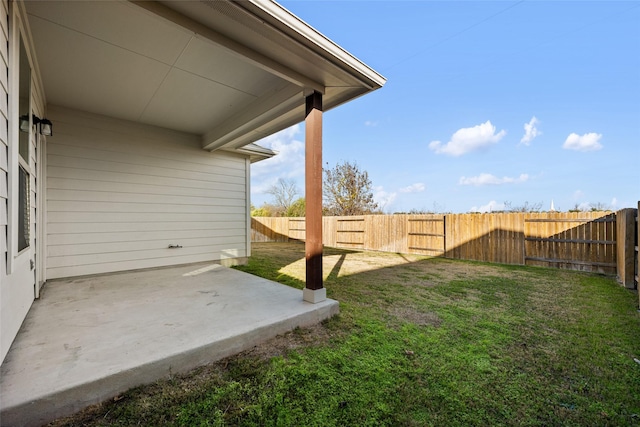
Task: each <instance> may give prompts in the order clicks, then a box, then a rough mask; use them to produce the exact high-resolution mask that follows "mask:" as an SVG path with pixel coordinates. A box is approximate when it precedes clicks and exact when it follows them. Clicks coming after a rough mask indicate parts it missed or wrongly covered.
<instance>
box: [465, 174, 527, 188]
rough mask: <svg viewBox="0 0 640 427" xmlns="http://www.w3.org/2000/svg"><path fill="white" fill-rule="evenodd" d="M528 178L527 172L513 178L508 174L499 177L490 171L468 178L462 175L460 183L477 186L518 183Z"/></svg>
mask: <svg viewBox="0 0 640 427" xmlns="http://www.w3.org/2000/svg"><path fill="white" fill-rule="evenodd" d="M528 179H529V175H527V174H526V173H523V174H520V176H519V177H517V178H511V177H508V176H503V177H502V178H498V177H497V176H495V175H491V174H490V173H481V174H480V175H478V176H470V177H468V178H467V177H465V176H462V177H460V180H459V181H458V184H459V185H475V186H481V185H500V184H517V183H520V182H525V181H527V180H528Z"/></svg>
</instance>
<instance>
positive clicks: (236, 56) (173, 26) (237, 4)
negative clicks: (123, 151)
mask: <svg viewBox="0 0 640 427" xmlns="http://www.w3.org/2000/svg"><path fill="white" fill-rule="evenodd" d="M25 5H26V13H27V17H28V24H29V27H30V31H31V33H32V35H33V44H34V46H35V50H36V58H35V59H36V61H37V63H38V68H39V71H40V73H41V79H42V82H43V87H44V96H45V97H46V102H47V103H49V104H54V105H61V106H63V107H68V108H73V109H78V110H84V111H89V112H92V113H97V114H103V115H107V116H110V117H115V118H120V119H125V120H130V121H134V122H140V123H145V124H150V125H154V126H160V127H165V128H169V129H173V130H178V131H182V132H188V133H192V134H196V135H199V136H200V137H201V139H202V147H203V148H204V149H207V150H217V149H225V150H236V149H239V148H241V147H244V146H246V145H247V144H249V143H252V142H255V141H257V140H259V139H261V138H264V137H266V136H268V135H270V134H273V133H275V132H277V131H280V130H282V129H285V128H287V127H289V126H291V125H293V124H296V123H299V122H301V121H302V120H304V105H305V96H307V95H309V94H310V93H312V92H313V91H318V92H321V93H323V105H324V109H325V110H329V109H331V108H334V107H336V106H338V105H341V104H343V103H345V102H348V101H350V100H352V99H354V98H356V97H358V96H361V95H363V94H365V93H368V92H371V91H373V90H375V89H378V88H380V87H381V86H382V85H383V84H384V83H385V79H384V78H383V77H382V76H380V75H379V74H378V73H376V72H375V71H374V70H372V69H371V68H369V67H368V66H366V65H365V64H364V63H362V62H361V61H359V60H358V59H357V58H355V57H354V56H352V55H351V54H349V53H348V52H347V51H345V50H344V49H342V48H341V47H340V46H338V45H337V44H335V43H333V42H332V41H331V40H329V39H327V38H326V37H324V36H323V35H322V34H320V33H319V32H318V31H316V30H315V29H313V28H311V27H310V26H309V25H307V24H306V23H304V22H303V21H302V20H300V19H299V18H297V17H296V16H295V15H293V14H291V13H290V12H289V11H287V10H286V9H284V8H283V7H282V6H280V5H279V4H277V3H275V2H273V1H264V0H260V1H258V0H249V1H219V0H201V1H183V0H178V1H135V2H129V1H104V2H73V1H57V0H51V1H29V2H26V3H25ZM245 151H246V150H245ZM249 151H253V152H254V154H255V151H256V150H255V149H254V148H251V149H249ZM262 154H263V155H264V154H265V153H262ZM256 155H257V154H256ZM256 158H257V157H256Z"/></svg>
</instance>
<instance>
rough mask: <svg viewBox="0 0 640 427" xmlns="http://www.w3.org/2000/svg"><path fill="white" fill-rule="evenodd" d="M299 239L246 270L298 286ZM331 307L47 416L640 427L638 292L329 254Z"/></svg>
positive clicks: (425, 261)
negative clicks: (93, 402) (275, 334)
mask: <svg viewBox="0 0 640 427" xmlns="http://www.w3.org/2000/svg"><path fill="white" fill-rule="evenodd" d="M303 258H304V246H302V245H300V244H275V243H267V244H256V245H254V247H253V256H252V258H251V260H250V262H249V264H248V265H247V266H244V267H241V268H240V269H241V270H243V271H247V272H250V273H254V274H257V275H260V276H263V277H266V278H268V279H272V280H276V281H279V282H282V283H285V284H287V285H290V286H294V287H298V288H302V287H303V279H304V260H303ZM324 268H325V276H326V287H327V292H328V296H329V297H330V298H334V299H337V300H339V301H340V309H341V313H340V315H339V316H337V317H335V318H333V319H331V320H329V321H327V322H325V323H324V324H322V325H320V326H318V327H315V328H311V329H309V330H296V331H293V332H292V333H290V334H287V336H284V337H279V338H277V339H276V340H274V341H272V342H271V343H268V344H267V345H265V346H261V347H260V348H259V349H256V350H255V351H252V352H246V353H243V354H241V355H239V356H236V357H233V358H229V359H226V360H224V361H221V362H219V363H216V364H213V365H211V366H208V367H205V368H201V369H198V370H196V371H194V372H192V373H191V374H189V375H185V376H180V377H174V378H171V379H169V380H164V381H160V382H158V383H156V384H153V385H151V386H146V387H140V388H137V389H135V390H132V391H130V392H128V393H126V394H125V395H123V396H121V399H119V400H118V401H116V402H110V403H106V404H103V405H100V406H97V407H94V408H91V409H90V410H88V411H85V412H84V413H82V414H78V415H76V416H74V417H72V418H69V419H67V420H60V421H59V422H57V423H55V424H56V425H184V426H198V425H200V426H209V425H220V426H221V425H246V426H253V425H255V426H270V425H274V426H356V425H358V426H360V425H372V426H379V425H401V426H411V425H415V426H429V425H434V426H456V425H460V426H469V425H478V426H489V425H491V426H498V425H513V426H523V425H540V426H555V425H572V426H575V425H580V426H596V425H598V426H600V425H612V426H621V425H623V426H628V425H640V364H638V363H637V362H635V361H634V358H637V359H640V315H639V314H638V311H637V301H638V297H637V294H636V293H634V292H631V291H628V290H626V289H624V288H622V287H621V286H619V285H618V284H617V283H616V282H615V280H613V279H611V278H608V277H602V276H598V275H590V274H583V273H577V272H571V271H561V270H552V269H542V268H531V267H519V266H504V265H490V264H483V263H476V262H464V261H452V260H445V259H437V258H424V257H418V256H407V255H400V254H384V253H365V252H350V251H341V250H335V249H327V250H326V256H325V265H324Z"/></svg>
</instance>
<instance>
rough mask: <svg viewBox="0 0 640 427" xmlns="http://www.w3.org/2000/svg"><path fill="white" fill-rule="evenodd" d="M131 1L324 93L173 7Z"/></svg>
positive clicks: (229, 49)
mask: <svg viewBox="0 0 640 427" xmlns="http://www.w3.org/2000/svg"><path fill="white" fill-rule="evenodd" d="M129 1H130V2H131V3H133V4H135V5H137V6H139V7H141V8H143V9H145V10H147V11H149V12H151V13H153V14H155V15H158V16H160V17H162V18H164V19H166V20H168V21H170V22H173V23H174V24H176V25H179V26H181V27H182V28H186V29H187V30H189V31H192V32H193V33H194V34H196V35H198V36H201V37H203V38H204V39H206V40H209V41H212V42H214V43H216V44H217V45H219V46H221V47H223V48H225V49H227V50H228V51H229V52H231V53H233V54H235V55H236V56H238V57H240V58H242V59H244V60H245V61H248V62H250V63H252V64H253V65H255V66H257V67H259V68H261V69H263V70H266V71H268V72H270V73H272V74H274V75H276V76H278V77H280V78H282V79H284V80H286V81H288V82H290V83H293V84H295V85H297V86H300V87H301V88H311V89H313V90H317V91H318V92H320V93H324V91H325V88H324V86H323V85H322V84H321V83H319V82H317V81H314V80H312V79H310V78H309V77H307V76H304V75H302V74H300V73H298V72H297V71H294V70H292V69H291V68H289V67H287V66H285V65H283V64H281V63H279V62H277V61H274V60H272V59H271V58H268V57H266V56H264V55H262V54H260V53H258V52H256V51H255V50H253V49H250V48H249V47H247V46H245V45H243V44H240V43H238V42H236V41H235V40H232V39H230V38H229V37H226V36H224V35H222V34H220V33H219V32H217V31H215V30H213V29H212V28H209V27H207V26H206V25H203V24H201V23H199V22H197V21H195V20H193V19H191V18H189V17H187V16H185V15H183V14H181V13H179V12H177V11H175V10H173V9H171V8H170V7H167V6H165V5H163V4H160V3H158V2H155V1H141V0H129Z"/></svg>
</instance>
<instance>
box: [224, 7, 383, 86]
mask: <svg viewBox="0 0 640 427" xmlns="http://www.w3.org/2000/svg"><path fill="white" fill-rule="evenodd" d="M234 1H235V0H234ZM235 2H236V3H237V4H239V5H241V6H242V7H245V8H246V5H248V4H250V5H252V6H253V8H254V9H258V10H261V11H263V13H266V14H268V15H269V16H271V17H272V18H273V19H275V20H276V22H279V23H281V24H284V25H285V26H286V27H287V28H289V29H290V30H291V31H292V32H293V33H294V34H296V35H298V36H299V37H301V38H302V39H303V40H306V41H307V42H310V43H311V44H312V45H313V46H315V47H317V48H318V49H319V50H320V52H327V53H329V54H330V55H326V54H324V55H322V56H323V58H324V59H328V60H330V61H331V63H332V64H333V65H334V66H338V67H339V68H341V69H342V70H343V71H346V72H348V73H349V74H350V75H351V76H352V77H354V78H356V80H358V81H359V82H361V83H362V84H363V85H364V86H365V87H366V88H367V89H377V88H379V87H382V86H383V85H384V84H385V83H386V81H387V80H386V78H384V77H383V76H382V75H380V74H379V73H377V72H376V71H375V70H373V69H372V68H370V67H369V66H367V65H366V64H365V63H363V62H362V61H360V60H359V59H358V58H356V57H355V56H353V55H351V54H350V53H349V52H347V51H346V50H344V49H343V48H341V47H340V46H339V45H338V44H336V43H334V42H333V41H331V40H330V39H329V38H327V37H326V36H324V35H323V34H322V33H320V32H319V31H317V30H316V29H315V28H313V27H311V26H310V25H309V24H307V23H306V22H304V21H303V20H302V19H300V18H298V17H297V16H296V15H294V14H292V13H291V12H289V11H288V10H287V9H285V8H284V7H282V6H281V5H280V4H278V3H276V2H275V1H270V0H267V1H265V0H243V1H239V2H238V1H235ZM304 44H305V45H306V46H307V47H309V44H308V43H304ZM316 53H318V52H317V50H316Z"/></svg>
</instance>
